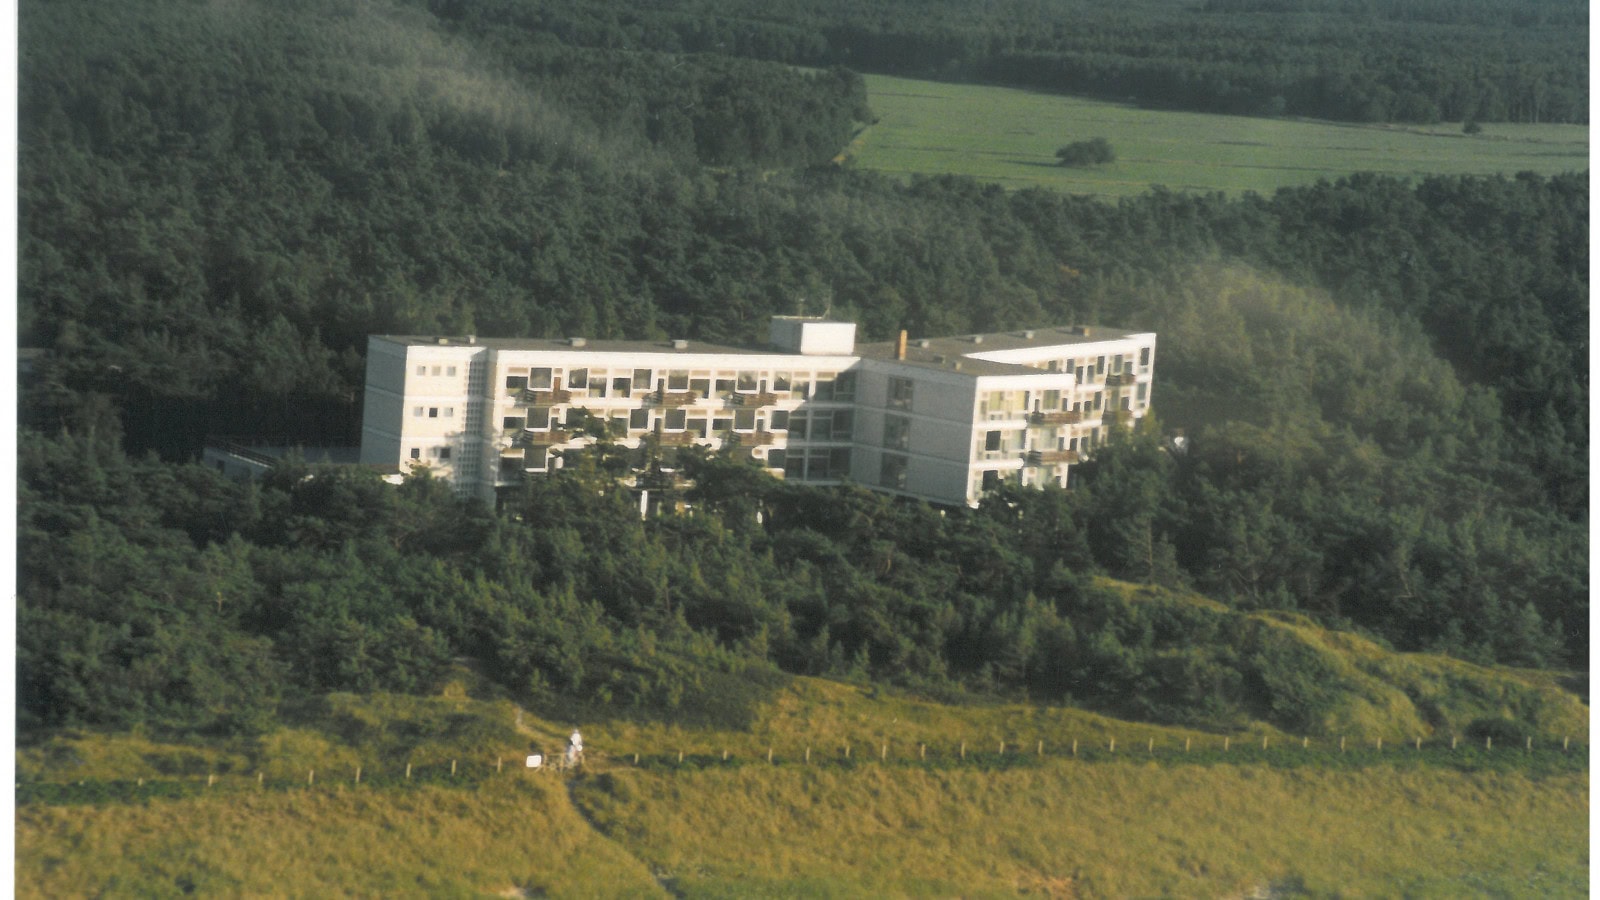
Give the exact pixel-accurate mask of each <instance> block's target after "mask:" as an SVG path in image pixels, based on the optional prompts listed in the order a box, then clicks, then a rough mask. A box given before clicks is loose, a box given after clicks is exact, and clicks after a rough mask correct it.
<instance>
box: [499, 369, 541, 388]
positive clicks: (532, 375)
mask: <svg viewBox="0 0 1600 900" xmlns="http://www.w3.org/2000/svg"><path fill="white" fill-rule="evenodd" d="M552 371H553V370H551V369H548V368H544V369H530V370H528V387H530V388H532V389H534V390H536V391H548V390H550V373H551V372H552ZM506 381H507V382H510V381H511V379H509V378H507V379H506Z"/></svg>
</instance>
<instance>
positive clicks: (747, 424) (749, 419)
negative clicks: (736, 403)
mask: <svg viewBox="0 0 1600 900" xmlns="http://www.w3.org/2000/svg"><path fill="white" fill-rule="evenodd" d="M733 430H734V431H755V430H756V411H755V410H753V409H740V410H735V411H734V413H733Z"/></svg>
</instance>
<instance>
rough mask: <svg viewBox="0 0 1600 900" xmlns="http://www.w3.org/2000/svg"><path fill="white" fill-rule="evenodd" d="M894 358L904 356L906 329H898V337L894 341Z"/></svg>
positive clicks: (903, 357) (902, 357)
mask: <svg viewBox="0 0 1600 900" xmlns="http://www.w3.org/2000/svg"><path fill="white" fill-rule="evenodd" d="M894 358H895V359H905V358H906V330H905V329H904V328H902V329H900V339H899V340H898V341H895V342H894Z"/></svg>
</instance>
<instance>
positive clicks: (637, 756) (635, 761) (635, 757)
mask: <svg viewBox="0 0 1600 900" xmlns="http://www.w3.org/2000/svg"><path fill="white" fill-rule="evenodd" d="M633 764H634V765H636V766H637V765H638V764H639V754H637V753H635V754H634V755H633Z"/></svg>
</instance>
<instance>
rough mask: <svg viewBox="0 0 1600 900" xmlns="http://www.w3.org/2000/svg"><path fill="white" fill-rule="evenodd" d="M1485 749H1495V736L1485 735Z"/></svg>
mask: <svg viewBox="0 0 1600 900" xmlns="http://www.w3.org/2000/svg"><path fill="white" fill-rule="evenodd" d="M1483 749H1485V750H1493V749H1494V738H1492V737H1485V738H1484V739H1483Z"/></svg>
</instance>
